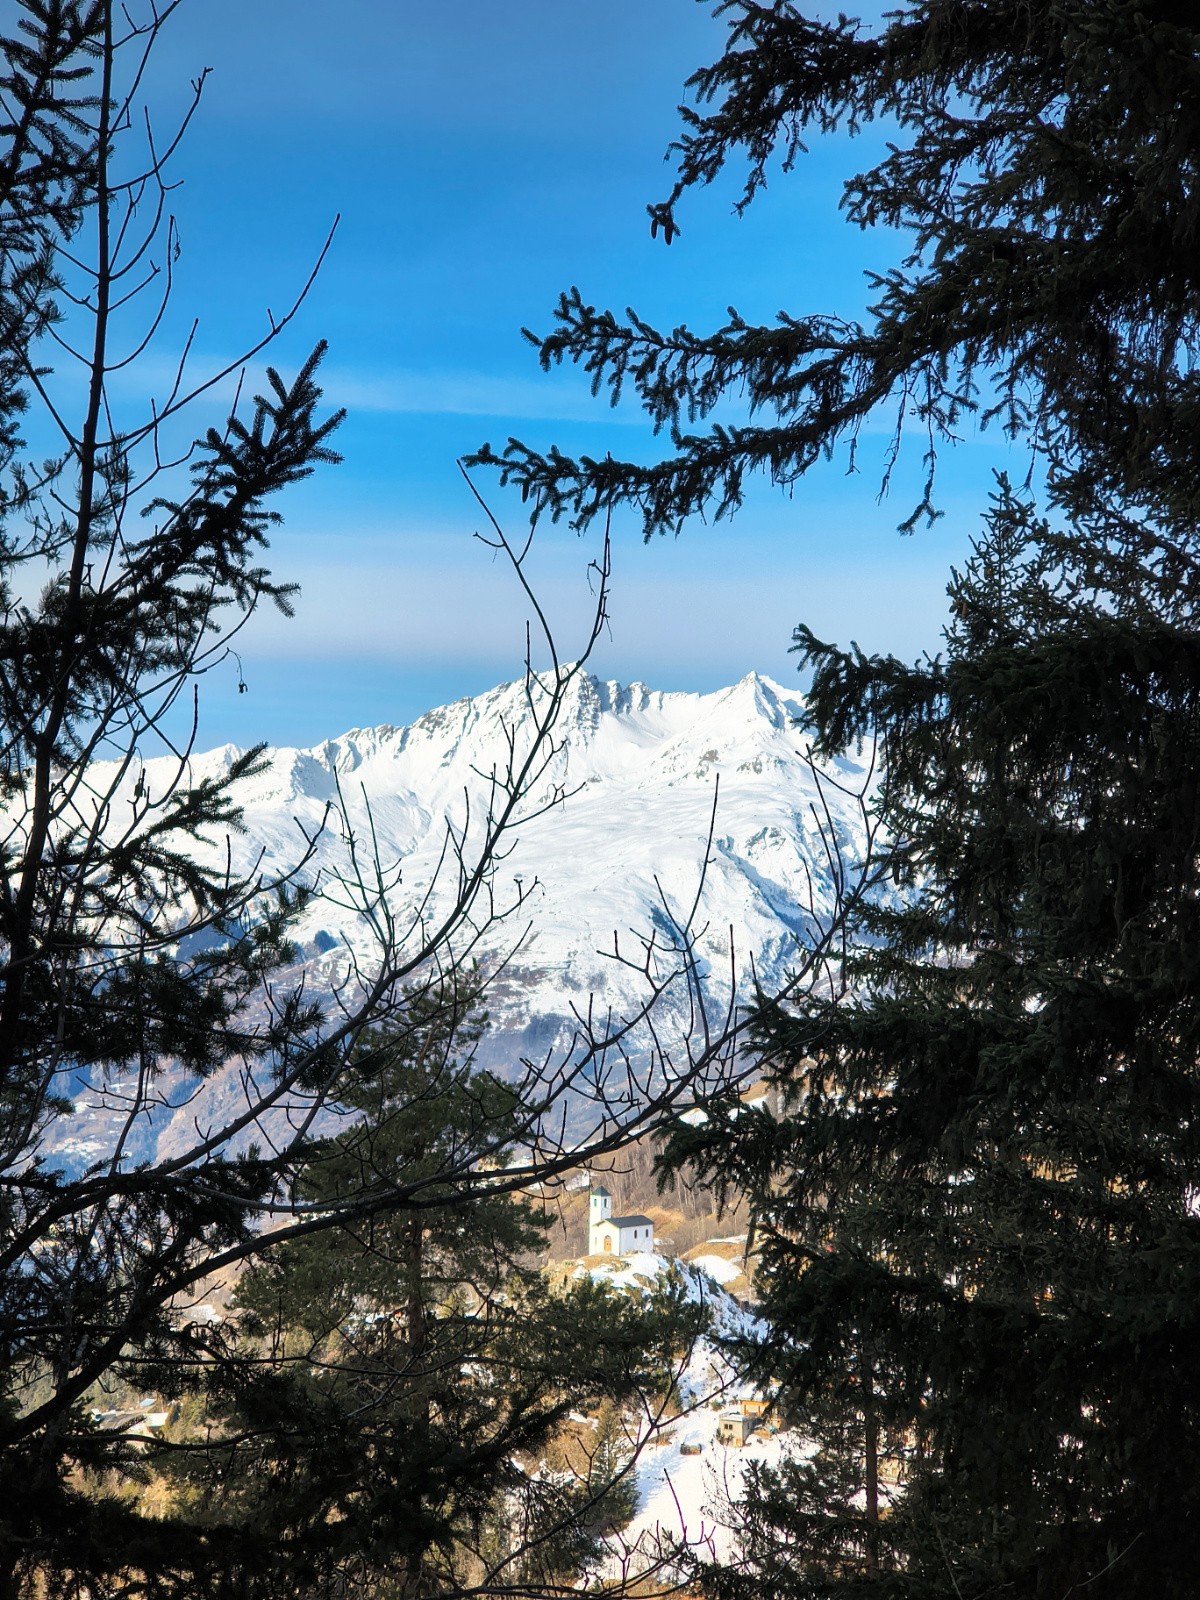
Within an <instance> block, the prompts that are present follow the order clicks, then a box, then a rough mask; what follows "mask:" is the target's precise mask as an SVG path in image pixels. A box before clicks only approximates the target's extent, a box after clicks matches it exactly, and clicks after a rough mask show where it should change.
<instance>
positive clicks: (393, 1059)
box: [164, 988, 704, 1597]
mask: <svg viewBox="0 0 1200 1600" xmlns="http://www.w3.org/2000/svg"><path fill="white" fill-rule="evenodd" d="M475 998H476V995H475V992H473V991H471V990H470V989H467V988H464V990H463V992H462V993H461V994H460V995H459V996H456V997H455V998H454V1000H453V1001H452V1002H450V1003H448V1002H447V999H446V997H445V996H442V995H436V994H435V995H424V996H417V997H414V1007H413V1013H412V1015H411V1016H410V1018H409V1023H411V1024H415V1026H406V1029H405V1031H404V1032H403V1033H398V1034H394V1035H389V1034H388V1033H387V1032H383V1033H381V1034H377V1035H375V1036H372V1037H370V1038H368V1039H367V1040H366V1041H364V1045H363V1047H362V1049H361V1051H360V1052H359V1062H360V1064H361V1066H362V1067H363V1073H362V1076H361V1077H360V1078H359V1080H358V1081H357V1082H356V1083H355V1084H354V1086H353V1087H352V1088H351V1089H350V1091H349V1092H348V1093H347V1095H346V1096H345V1107H346V1111H347V1114H348V1125H347V1126H346V1128H345V1129H344V1131H342V1132H340V1133H339V1134H337V1135H336V1137H334V1138H332V1139H330V1140H329V1141H328V1143H327V1144H326V1145H325V1147H324V1148H323V1149H322V1150H321V1151H319V1152H316V1153H314V1156H313V1159H312V1162H311V1165H310V1168H309V1171H308V1173H307V1175H306V1177H305V1180H304V1184H303V1191H304V1194H305V1195H306V1197H307V1198H309V1199H310V1200H313V1201H318V1202H320V1203H322V1204H326V1205H327V1204H328V1203H329V1202H330V1199H331V1198H334V1197H346V1198H351V1199H356V1198H358V1197H361V1196H363V1195H364V1194H365V1195H369V1194H370V1193H371V1192H372V1191H373V1190H375V1189H377V1188H378V1187H380V1186H381V1185H383V1186H386V1187H387V1188H389V1189H393V1188H404V1189H407V1190H416V1191H417V1192H418V1193H419V1197H420V1198H419V1203H418V1204H417V1205H415V1206H413V1207H411V1208H410V1209H408V1210H405V1211H403V1212H400V1213H392V1214H383V1213H381V1214H379V1215H376V1216H368V1217H365V1218H363V1219H361V1220H360V1221H357V1222H353V1223H346V1224H343V1225H342V1226H339V1227H336V1228H333V1229H330V1230H328V1231H326V1232H323V1233H321V1234H319V1235H317V1236H315V1237H312V1238H306V1239H301V1240H297V1241H296V1242H294V1243H292V1244H289V1245H287V1246H285V1247H284V1248H283V1249H281V1250H279V1251H277V1252H275V1253H273V1254H272V1255H271V1256H270V1257H269V1259H268V1260H267V1261H265V1262H264V1263H263V1265H261V1266H260V1267H256V1268H255V1269H254V1270H253V1271H252V1272H251V1273H249V1274H248V1275H247V1276H246V1277H245V1278H243V1280H242V1282H241V1284H240V1286H239V1290H238V1296H237V1299H238V1305H239V1307H240V1311H241V1315H240V1317H239V1318H238V1328H237V1332H236V1334H235V1335H234V1336H233V1338H234V1345H235V1347H234V1348H233V1349H232V1350H231V1351H230V1357H231V1359H229V1360H228V1361H223V1360H222V1359H220V1357H218V1359H217V1360H216V1361H215V1362H214V1363H211V1364H210V1365H209V1367H208V1369H207V1383H208V1388H207V1398H206V1407H207V1411H208V1415H209V1417H210V1419H211V1421H212V1423H213V1426H214V1427H215V1428H216V1430H217V1434H218V1438H219V1440H220V1441H221V1442H220V1443H219V1444H218V1446H217V1448H215V1449H212V1450H208V1451H205V1452H203V1453H201V1454H199V1455H198V1456H196V1457H194V1458H193V1457H192V1456H191V1455H190V1454H189V1452H188V1451H187V1450H186V1449H184V1450H183V1451H181V1452H180V1460H181V1463H182V1465H181V1466H179V1467H178V1468H177V1473H178V1475H179V1483H178V1488H177V1494H178V1499H177V1504H178V1505H179V1507H180V1508H181V1509H182V1511H183V1512H184V1520H185V1521H190V1520H192V1519H194V1517H195V1515H196V1508H197V1507H201V1508H202V1512H201V1516H202V1521H203V1523H204V1524H205V1525H206V1530H207V1539H208V1542H209V1544H210V1545H212V1547H213V1548H214V1549H215V1550H219V1551H222V1552H224V1553H225V1554H226V1557H227V1556H228V1553H229V1552H230V1551H232V1550H241V1551H244V1554H242V1555H241V1557H240V1559H239V1560H238V1561H235V1562H233V1563H231V1565H232V1566H233V1567H234V1568H235V1569H237V1570H238V1571H239V1572H240V1576H241V1580H242V1582H243V1583H245V1584H247V1585H248V1588H249V1589H253V1590H254V1592H261V1593H263V1594H264V1595H269V1596H271V1597H279V1596H283V1595H287V1594H292V1593H296V1594H305V1593H309V1592H312V1591H313V1590H314V1589H315V1590H316V1591H318V1592H321V1593H325V1592H334V1591H338V1592H340V1591H342V1590H343V1589H344V1588H345V1587H346V1586H347V1585H352V1586H354V1587H357V1588H359V1589H362V1590H371V1588H372V1586H373V1585H382V1586H383V1588H384V1589H385V1590H386V1591H387V1592H389V1593H395V1594H396V1595H404V1596H409V1595H412V1596H417V1595H426V1594H438V1595H451V1594H455V1593H458V1592H460V1591H469V1590H471V1589H472V1588H482V1589H483V1591H484V1592H494V1591H508V1590H510V1589H511V1588H512V1587H513V1586H514V1585H515V1584H518V1583H521V1582H526V1583H528V1582H531V1581H533V1580H534V1579H536V1581H537V1582H538V1583H539V1584H543V1585H549V1584H556V1585H560V1586H561V1585H563V1584H569V1583H570V1582H572V1581H573V1580H574V1579H575V1578H576V1577H577V1576H578V1574H579V1572H580V1569H581V1566H582V1565H583V1563H584V1562H585V1561H586V1560H588V1559H589V1558H590V1557H592V1556H594V1555H595V1554H596V1553H597V1545H596V1533H597V1531H598V1530H600V1529H602V1528H604V1527H607V1526H612V1525H613V1523H614V1519H615V1523H616V1524H618V1525H619V1523H620V1522H621V1521H624V1520H627V1518H628V1516H629V1514H630V1513H631V1510H632V1506H631V1505H630V1504H629V1479H628V1468H629V1452H628V1450H625V1451H624V1452H622V1451H621V1449H620V1448H619V1439H620V1428H619V1418H620V1407H621V1406H623V1405H625V1404H626V1403H628V1402H629V1401H631V1400H636V1401H639V1402H640V1403H639V1405H638V1406H637V1408H636V1409H637V1414H638V1415H639V1416H642V1415H644V1414H645V1413H646V1412H647V1410H649V1409H652V1407H653V1405H654V1402H655V1397H656V1396H660V1395H662V1394H664V1393H665V1392H666V1391H667V1389H668V1388H669V1387H670V1381H671V1373H672V1370H673V1361H674V1359H675V1358H676V1356H677V1354H678V1352H679V1350H680V1349H681V1348H686V1347H687V1345H688V1344H689V1342H690V1341H691V1340H692V1339H694V1338H695V1337H696V1336H697V1334H698V1333H699V1332H700V1331H701V1328H702V1326H703V1320H704V1314H703V1308H701V1307H696V1306H690V1307H689V1306H687V1305H685V1304H684V1303H683V1302H682V1301H679V1300H677V1299H675V1298H673V1297H672V1296H671V1295H670V1293H669V1292H668V1293H665V1294H663V1295H661V1296H659V1297H658V1298H657V1299H656V1300H655V1301H653V1302H651V1303H647V1304H645V1305H643V1304H642V1303H641V1302H640V1301H637V1302H635V1301H633V1300H631V1299H629V1298H628V1297H627V1296H623V1295H619V1294H615V1293H613V1292H611V1291H609V1290H607V1289H605V1288H604V1287H602V1286H600V1285H596V1284H594V1283H592V1281H591V1280H590V1279H587V1278H585V1279H582V1280H580V1281H579V1282H577V1283H574V1284H570V1285H567V1286H565V1287H563V1288H560V1289H557V1290H555V1289H551V1287H550V1286H549V1283H548V1280H547V1278H546V1277H545V1275H544V1274H543V1272H542V1271H541V1268H540V1257H541V1252H542V1250H543V1248H544V1244H545V1234H546V1231H547V1229H548V1227H549V1225H550V1219H549V1218H548V1217H547V1216H546V1214H545V1213H544V1212H543V1210H542V1209H541V1208H540V1207H539V1206H538V1205H536V1204H535V1203H534V1202H533V1201H531V1200H530V1199H527V1198H525V1197H523V1196H521V1195H519V1194H494V1193H488V1191H487V1190H486V1188H483V1187H482V1186H480V1187H479V1188H473V1187H472V1184H471V1176H472V1174H473V1173H474V1172H475V1171H476V1169H477V1165H478V1163H479V1161H480V1159H481V1158H482V1159H484V1160H485V1161H486V1162H487V1164H488V1166H489V1167H495V1166H497V1165H500V1166H502V1165H503V1164H504V1163H505V1160H506V1156H507V1155H508V1154H510V1153H512V1152H511V1151H510V1150H509V1149H506V1146H505V1143H504V1137H505V1135H507V1137H508V1139H509V1140H511V1141H514V1142H515V1141H516V1140H517V1139H518V1137H519V1135H520V1133H521V1129H522V1125H523V1114H522V1108H521V1105H520V1103H519V1100H518V1098H517V1096H516V1094H515V1092H514V1090H513V1089H512V1088H511V1086H509V1085H506V1084H503V1083H501V1082H500V1081H499V1080H498V1079H496V1078H495V1077H493V1076H492V1075H491V1074H489V1073H486V1072H482V1071H478V1070H476V1069H474V1068H473V1067H472V1065H471V1061H470V1048H471V1046H472V1045H473V1044H474V1042H475V1040H476V1039H477V1037H478V1032H479V1027H480V1026H481V1025H482V1021H483V1019H482V1017H480V1016H477V1015H475V1014H474V1012H473V1009H472V1006H473V1001H474V999H475ZM181 1376H182V1375H181V1374H180V1373H179V1371H178V1369H176V1373H175V1381H176V1383H177V1384H178V1383H179V1382H180V1381H181ZM164 1377H165V1378H166V1379H167V1381H169V1380H170V1377H171V1374H169V1373H168V1374H165V1375H164ZM602 1402H604V1403H605V1405H604V1415H605V1418H606V1426H604V1427H601V1428H600V1429H599V1431H598V1432H597V1435H596V1441H595V1444H594V1447H593V1452H592V1457H591V1463H590V1468H589V1470H588V1471H586V1472H583V1471H580V1472H578V1473H577V1474H576V1475H574V1476H570V1475H568V1477H567V1478H566V1479H564V1478H563V1476H562V1475H555V1474H553V1473H547V1472H546V1471H545V1470H544V1469H543V1466H542V1456H543V1453H544V1451H545V1449H546V1446H547V1445H548V1444H549V1443H551V1442H552V1441H553V1440H554V1438H555V1436H556V1435H557V1433H558V1432H559V1431H560V1430H561V1429H562V1427H563V1425H564V1424H565V1423H566V1422H567V1420H568V1418H569V1417H570V1416H571V1414H572V1413H576V1414H578V1413H579V1412H580V1411H581V1410H592V1409H594V1408H596V1407H597V1406H600V1405H601V1403H602ZM192 1431H193V1432H194V1431H195V1428H194V1425H193V1429H192ZM168 1462H169V1455H168ZM168 1470H169V1467H168ZM251 1574H253V1578H251Z"/></svg>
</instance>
